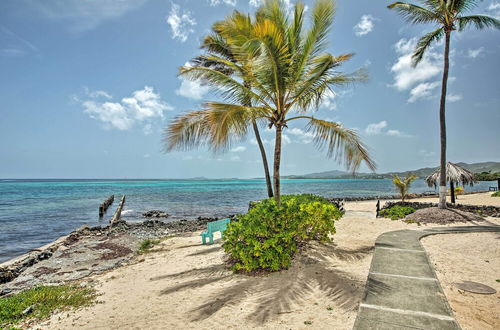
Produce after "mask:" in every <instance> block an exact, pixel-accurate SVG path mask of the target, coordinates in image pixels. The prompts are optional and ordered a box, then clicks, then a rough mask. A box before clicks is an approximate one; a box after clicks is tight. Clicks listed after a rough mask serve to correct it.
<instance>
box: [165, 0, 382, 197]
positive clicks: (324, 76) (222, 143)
mask: <svg viewBox="0 0 500 330" xmlns="http://www.w3.org/2000/svg"><path fill="white" fill-rule="evenodd" d="M334 11H335V10H334V2H333V1H332V0H317V1H316V3H315V5H314V8H313V9H312V11H311V18H312V22H311V27H310V28H309V29H308V30H305V29H304V4H303V3H301V2H298V3H296V4H295V6H294V9H293V13H292V15H288V11H287V9H286V8H285V6H284V4H283V3H282V2H281V1H279V0H268V1H266V2H265V3H264V5H263V6H261V7H260V8H259V9H258V10H257V12H256V14H255V19H254V20H253V22H252V28H251V31H250V32H251V33H250V38H248V39H245V41H244V42H242V43H240V42H238V39H239V38H241V36H240V35H239V34H228V35H227V36H225V38H226V40H227V41H228V43H229V44H231V45H232V46H233V47H234V52H233V54H235V55H236V56H237V57H240V56H242V57H246V58H250V59H251V61H250V62H251V65H250V70H249V74H248V75H247V76H246V78H247V79H248V80H247V82H248V83H249V84H250V85H251V87H252V88H249V87H248V86H246V85H245V83H243V82H242V81H241V80H238V79H235V77H233V76H230V75H227V74H224V73H223V72H220V71H217V70H214V69H212V68H207V67H200V66H194V67H184V68H181V71H182V74H183V75H185V76H186V77H189V78H191V79H201V80H203V81H206V82H207V83H208V84H209V85H210V86H211V87H213V88H214V90H215V91H216V92H219V94H220V95H221V96H222V97H223V98H224V99H225V100H226V101H227V102H226V103H222V102H207V103H205V104H204V108H203V109H202V110H199V111H194V112H189V113H186V114H184V115H181V116H179V117H177V118H176V119H174V121H173V122H172V123H171V124H170V125H169V127H168V128H167V131H166V143H167V149H168V150H172V149H179V148H180V149H183V148H188V147H192V146H194V145H203V144H205V145H208V146H209V147H210V148H213V149H215V150H219V149H226V148H228V147H229V146H230V145H231V143H232V142H233V141H235V140H237V139H242V138H244V137H245V136H246V135H247V132H248V126H249V125H251V123H252V121H253V120H255V121H256V122H258V123H262V124H267V125H268V127H269V128H274V130H275V141H274V142H275V146H274V164H273V184H274V198H275V199H276V201H277V203H278V204H279V203H280V164H281V153H282V149H281V145H282V136H283V131H284V130H286V129H287V128H288V125H289V124H290V123H291V122H293V121H295V120H299V119H303V120H306V121H307V126H306V129H307V131H308V132H310V133H312V134H313V136H314V142H315V144H316V146H317V147H318V148H324V147H326V149H327V156H329V157H332V156H333V157H334V158H335V159H336V160H337V161H343V162H344V164H345V165H346V167H347V168H348V169H350V170H352V171H355V170H356V169H357V168H359V166H360V165H361V163H362V162H365V163H366V164H367V166H368V167H369V168H370V169H375V163H374V161H373V160H372V159H371V158H370V156H369V154H368V151H367V149H366V147H365V146H364V144H363V143H362V142H361V140H360V138H359V137H358V135H357V133H356V132H355V131H353V130H350V129H346V128H344V127H343V126H342V125H341V124H339V123H335V122H330V121H326V120H321V119H317V118H315V117H314V116H311V115H307V113H308V112H310V111H313V110H315V109H317V108H318V106H319V105H320V104H321V101H322V100H323V99H324V98H325V97H326V96H327V95H328V94H329V93H330V92H331V91H332V88H333V87H334V86H345V85H347V84H351V83H353V82H356V81H359V80H363V79H364V78H365V77H366V75H365V74H364V72H362V71H358V72H355V73H353V74H345V73H342V72H339V71H338V68H339V67H340V65H341V64H343V63H344V62H345V61H347V60H349V59H350V58H351V57H352V54H344V55H340V56H333V55H331V54H329V53H326V52H324V49H325V47H326V41H327V36H328V32H329V30H330V27H331V25H332V22H333V16H334ZM207 58H208V59H210V60H212V61H217V62H220V63H224V64H225V65H227V66H228V67H230V68H233V69H234V70H237V67H236V65H235V64H234V63H233V62H231V61H228V60H226V59H224V58H221V57H219V56H208V57H207ZM248 99H250V100H251V101H252V105H251V106H244V105H242V104H245V102H246V101H247V100H248ZM294 113H295V114H294ZM292 114H294V115H292Z"/></svg>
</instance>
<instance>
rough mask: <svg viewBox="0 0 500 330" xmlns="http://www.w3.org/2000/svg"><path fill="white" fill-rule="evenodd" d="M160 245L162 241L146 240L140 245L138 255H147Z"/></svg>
mask: <svg viewBox="0 0 500 330" xmlns="http://www.w3.org/2000/svg"><path fill="white" fill-rule="evenodd" d="M158 243H160V240H153V239H145V240H143V241H142V242H141V243H139V249H138V251H137V252H138V253H146V252H148V251H149V250H150V249H151V248H152V247H153V246H155V245H156V244H158Z"/></svg>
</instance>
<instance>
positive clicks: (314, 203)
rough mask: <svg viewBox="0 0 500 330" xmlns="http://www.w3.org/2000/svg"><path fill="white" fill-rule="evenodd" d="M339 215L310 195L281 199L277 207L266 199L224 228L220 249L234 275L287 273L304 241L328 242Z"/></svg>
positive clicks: (273, 200)
mask: <svg viewBox="0 0 500 330" xmlns="http://www.w3.org/2000/svg"><path fill="white" fill-rule="evenodd" d="M343 214H344V213H343V212H342V211H340V210H339V209H338V208H337V207H336V206H335V205H333V204H332V203H330V202H329V201H327V200H326V199H325V198H323V197H319V196H315V195H311V194H303V195H283V196H282V201H281V204H278V203H277V201H276V200H275V199H273V198H269V199H266V200H263V201H260V202H258V203H257V204H255V207H253V208H252V209H250V210H249V211H248V213H247V214H244V215H240V216H239V217H238V221H233V222H231V223H230V224H229V225H228V227H227V229H226V230H225V231H224V237H223V245H222V247H223V248H224V250H225V252H226V253H227V254H228V255H229V257H230V262H231V263H232V265H233V270H235V271H241V270H242V271H246V272H252V271H278V270H281V269H287V268H288V267H289V266H290V265H291V263H292V260H293V256H294V254H295V253H296V252H297V251H298V249H299V248H300V247H302V246H303V245H304V244H305V243H306V242H307V241H310V240H316V241H319V242H329V241H330V240H331V238H330V235H332V234H334V233H335V221H336V220H339V219H340V218H341V217H342V216H343Z"/></svg>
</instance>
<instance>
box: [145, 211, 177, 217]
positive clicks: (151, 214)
mask: <svg viewBox="0 0 500 330" xmlns="http://www.w3.org/2000/svg"><path fill="white" fill-rule="evenodd" d="M142 216H143V217H145V218H168V217H169V216H170V214H168V213H167V212H165V211H162V210H150V211H146V212H144V213H143V214H142Z"/></svg>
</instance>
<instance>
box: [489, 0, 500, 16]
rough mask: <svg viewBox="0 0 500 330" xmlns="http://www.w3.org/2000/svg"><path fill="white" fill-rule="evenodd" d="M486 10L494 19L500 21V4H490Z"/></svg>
mask: <svg viewBox="0 0 500 330" xmlns="http://www.w3.org/2000/svg"><path fill="white" fill-rule="evenodd" d="M486 10H487V11H488V12H489V13H490V15H492V16H494V17H495V18H496V19H500V2H491V3H490V5H489V6H488V8H486Z"/></svg>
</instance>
